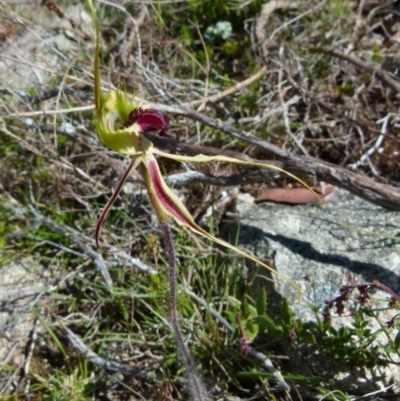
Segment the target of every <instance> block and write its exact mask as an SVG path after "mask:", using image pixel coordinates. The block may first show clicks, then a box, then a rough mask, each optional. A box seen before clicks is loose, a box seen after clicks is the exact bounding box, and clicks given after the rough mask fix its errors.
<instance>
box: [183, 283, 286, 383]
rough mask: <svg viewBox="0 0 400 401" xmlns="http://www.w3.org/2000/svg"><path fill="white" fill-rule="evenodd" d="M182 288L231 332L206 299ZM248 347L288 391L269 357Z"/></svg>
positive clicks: (251, 353) (227, 324)
mask: <svg viewBox="0 0 400 401" xmlns="http://www.w3.org/2000/svg"><path fill="white" fill-rule="evenodd" d="M183 290H184V291H185V293H186V294H187V295H189V296H190V297H191V298H193V299H194V300H195V301H196V302H197V303H199V304H200V305H202V306H203V307H204V308H206V309H207V311H208V312H210V313H211V315H212V316H214V317H215V318H216V319H217V320H218V322H220V323H221V324H222V325H223V326H224V327H225V328H226V329H227V330H228V331H229V332H230V333H233V327H232V326H231V325H230V324H229V322H228V321H227V320H226V319H224V318H223V317H222V316H221V315H220V314H219V313H218V312H217V311H216V310H215V309H214V308H213V307H212V306H211V305H209V304H207V302H206V301H204V300H203V299H201V298H200V297H198V296H197V295H196V294H195V293H194V292H192V291H190V290H188V289H187V288H183ZM248 348H249V350H250V355H251V356H252V357H254V358H256V359H258V360H259V361H260V362H262V364H263V365H264V366H265V367H266V368H267V369H268V371H269V372H271V373H272V375H273V376H274V378H275V380H276V381H277V382H278V383H279V385H280V387H279V390H282V391H283V390H285V391H289V390H290V386H289V385H288V384H287V383H286V381H285V379H284V378H283V376H282V373H281V372H280V371H279V370H277V369H276V368H275V367H274V365H273V363H272V361H271V360H270V359H269V358H267V357H266V356H265V355H264V354H263V353H261V352H258V351H256V350H255V349H253V348H252V347H250V346H248Z"/></svg>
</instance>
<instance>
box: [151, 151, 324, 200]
mask: <svg viewBox="0 0 400 401" xmlns="http://www.w3.org/2000/svg"><path fill="white" fill-rule="evenodd" d="M152 153H155V154H158V155H160V156H162V157H166V158H168V159H172V160H176V161H178V162H190V163H211V162H223V163H232V164H239V165H242V166H250V167H261V168H268V169H270V170H276V171H279V172H281V173H283V174H286V175H287V176H288V177H290V178H293V179H294V180H296V181H297V182H299V183H300V184H301V185H303V186H304V187H306V188H307V189H309V190H310V191H311V192H312V193H313V194H314V195H315V198H316V199H317V200H319V201H320V202H321V203H323V202H322V199H321V197H320V196H319V195H318V194H317V193H316V192H315V191H314V190H313V189H312V188H311V187H310V186H309V185H307V183H305V182H304V181H303V180H301V179H300V178H298V177H296V176H295V175H294V174H291V173H289V172H288V171H286V170H284V169H282V168H279V167H277V166H274V165H273V164H268V163H262V162H249V161H245V160H239V159H235V158H233V157H228V156H222V155H221V156H206V155H202V154H200V155H196V156H181V155H173V154H171V153H167V152H163V151H162V150H159V149H155V148H154V149H153V150H152Z"/></svg>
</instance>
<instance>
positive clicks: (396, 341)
mask: <svg viewBox="0 0 400 401" xmlns="http://www.w3.org/2000/svg"><path fill="white" fill-rule="evenodd" d="M394 346H395V348H396V350H398V349H399V347H400V331H398V332H397V334H396V337H395V339H394Z"/></svg>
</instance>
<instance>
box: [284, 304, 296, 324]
mask: <svg viewBox="0 0 400 401" xmlns="http://www.w3.org/2000/svg"><path fill="white" fill-rule="evenodd" d="M293 316H294V313H293V312H292V311H291V310H290V307H289V302H288V300H287V299H286V298H283V300H282V309H281V317H282V321H283V322H284V323H286V324H289V323H291V322H292V318H293Z"/></svg>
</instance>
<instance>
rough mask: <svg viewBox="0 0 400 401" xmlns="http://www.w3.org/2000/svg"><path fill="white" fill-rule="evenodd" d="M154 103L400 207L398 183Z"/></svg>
mask: <svg viewBox="0 0 400 401" xmlns="http://www.w3.org/2000/svg"><path fill="white" fill-rule="evenodd" d="M151 107H152V108H154V109H156V110H159V111H163V112H166V113H171V114H176V115H180V116H184V117H187V118H189V119H191V120H194V121H198V122H201V123H203V124H205V125H207V126H209V127H213V128H216V129H219V130H221V131H223V132H225V133H226V134H228V135H230V136H232V137H234V138H236V139H240V140H241V141H245V142H247V143H251V144H253V145H256V146H259V147H260V148H262V149H264V150H266V151H268V152H270V153H271V154H273V155H275V156H277V157H279V158H280V159H281V164H280V165H279V167H281V168H283V169H285V170H287V171H288V172H290V173H293V174H297V175H303V174H306V175H310V174H311V175H312V176H313V177H314V178H315V179H316V180H317V181H324V182H326V183H328V184H331V185H334V186H337V187H340V188H343V189H346V190H347V191H349V192H351V193H353V194H354V195H357V196H359V197H360V198H363V199H365V200H367V201H369V202H371V203H374V204H376V205H379V206H383V207H386V208H389V209H393V210H400V190H399V189H397V188H395V187H392V186H390V185H386V184H381V183H378V182H375V181H373V180H372V179H370V178H368V177H365V176H362V175H359V174H355V173H353V172H351V171H349V170H347V169H346V168H343V167H340V166H337V165H335V164H332V163H328V162H324V161H321V160H318V159H316V158H314V157H308V156H298V155H293V154H290V153H289V152H288V151H286V150H283V149H281V148H279V147H278V146H275V145H273V144H271V143H269V142H267V141H265V140H263V139H259V138H256V137H255V136H253V135H251V134H249V133H246V132H243V131H240V130H238V129H236V128H234V127H232V126H231V125H229V124H227V123H225V122H222V121H220V120H216V119H213V118H211V117H207V116H205V115H204V114H202V113H199V112H196V111H194V110H188V109H185V108H181V107H173V106H164V105H157V104H153V105H152V106H151ZM161 139H162V138H161Z"/></svg>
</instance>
